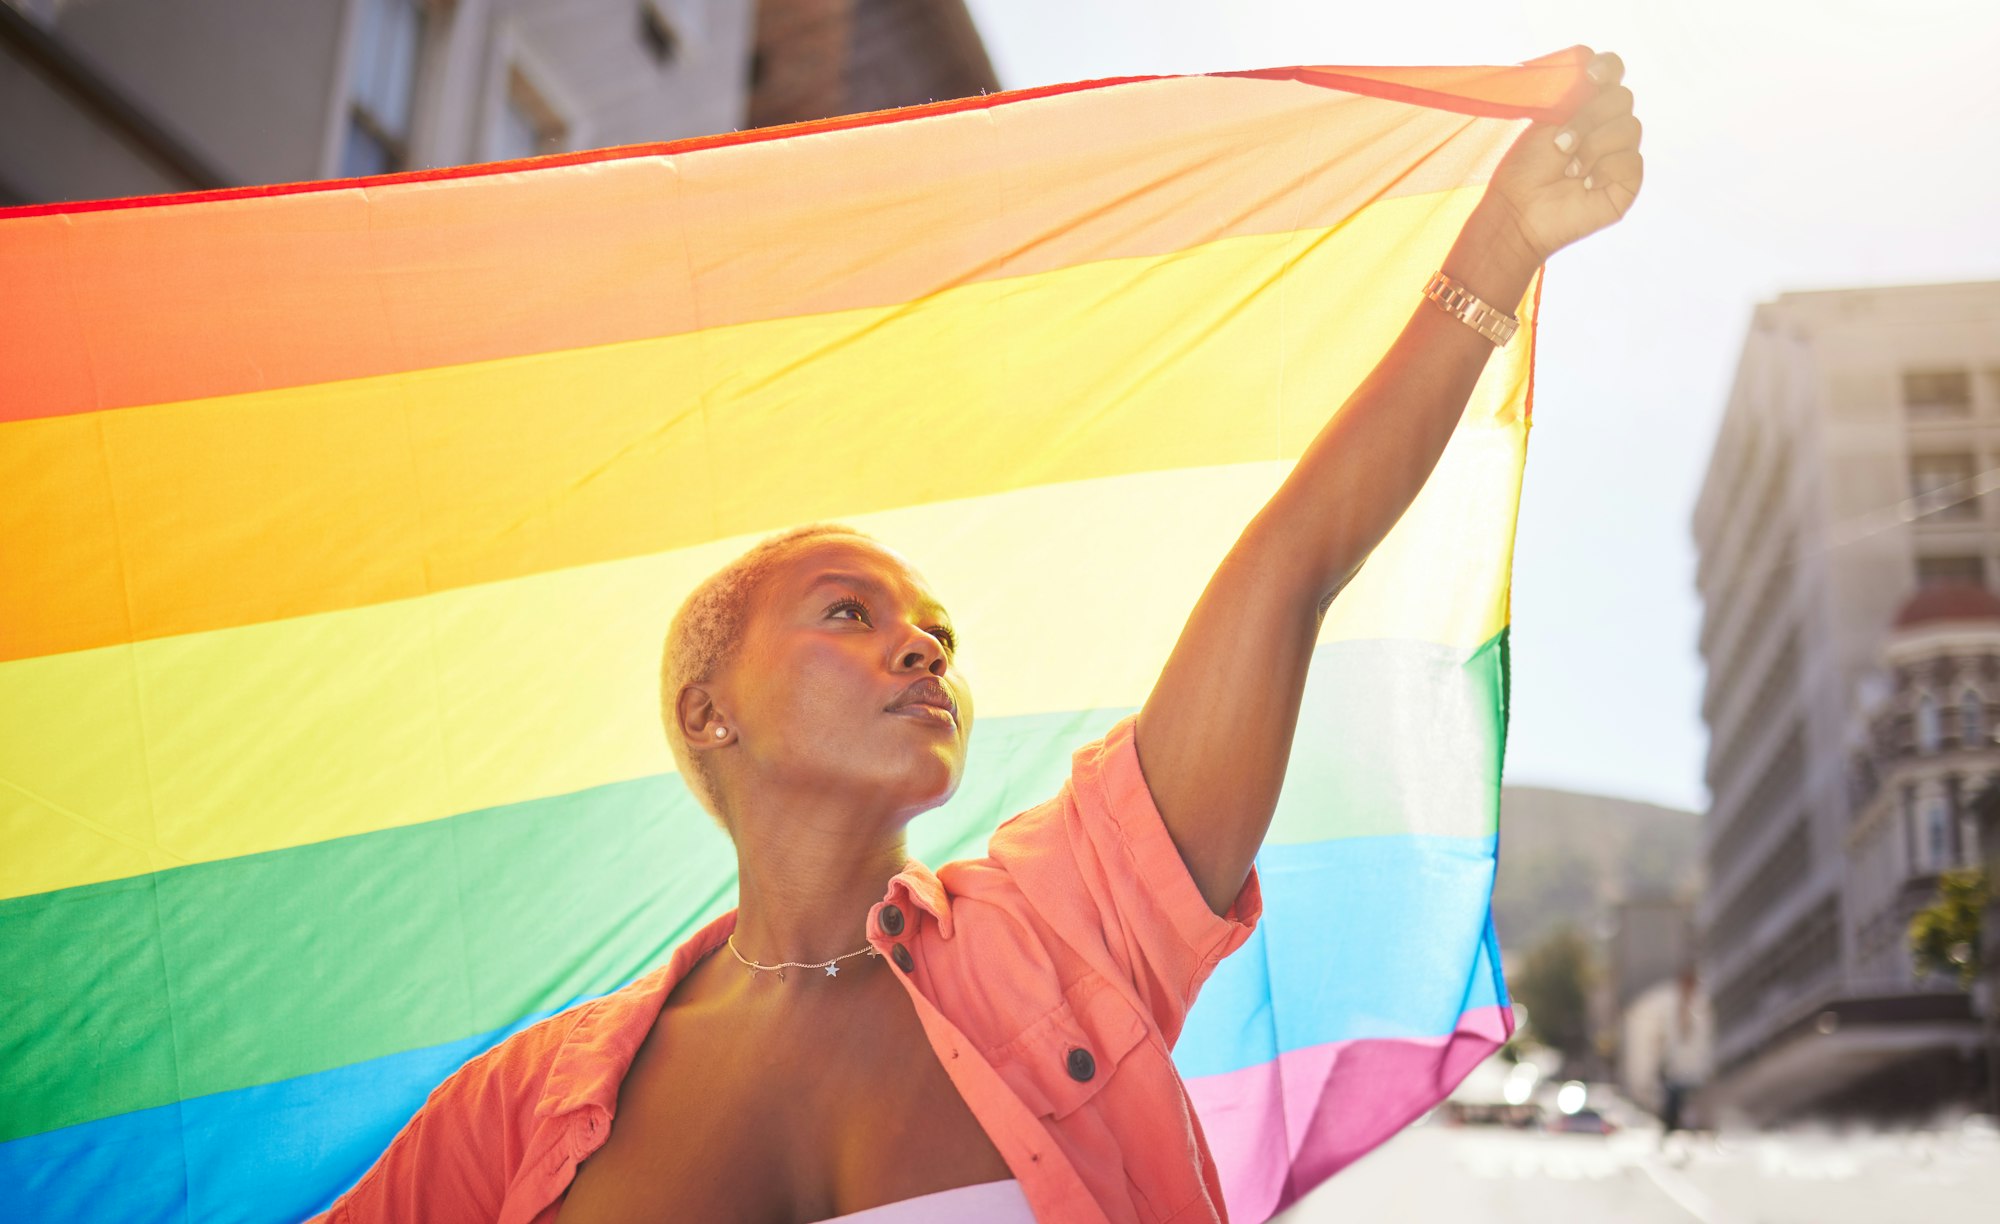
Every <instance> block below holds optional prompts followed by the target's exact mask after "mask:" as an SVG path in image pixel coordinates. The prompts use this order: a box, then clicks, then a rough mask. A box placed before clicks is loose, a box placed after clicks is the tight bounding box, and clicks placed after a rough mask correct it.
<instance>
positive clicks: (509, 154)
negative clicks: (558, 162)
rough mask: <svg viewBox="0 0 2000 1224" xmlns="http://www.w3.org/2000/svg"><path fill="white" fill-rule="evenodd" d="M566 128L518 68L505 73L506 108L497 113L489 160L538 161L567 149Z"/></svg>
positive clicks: (567, 125) (567, 128) (561, 118)
mask: <svg viewBox="0 0 2000 1224" xmlns="http://www.w3.org/2000/svg"><path fill="white" fill-rule="evenodd" d="M568 140H569V124H567V123H565V122H564V121H563V117H562V115H560V114H559V113H557V111H556V108H555V107H554V106H551V105H550V104H549V100H548V98H547V96H546V95H544V94H543V93H542V91H541V90H539V89H536V88H535V84H534V82H533V81H530V80H529V79H528V77H527V74H526V73H524V72H522V71H521V70H520V69H519V68H514V69H511V70H509V71H508V73H507V104H506V105H505V106H503V107H501V109H500V124H499V128H498V130H497V132H496V134H495V138H494V149H493V156H494V157H495V158H498V159H501V160H511V159H513V158H517V157H541V156H544V155H546V154H549V153H560V152H562V151H563V150H564V149H565V148H567V147H568Z"/></svg>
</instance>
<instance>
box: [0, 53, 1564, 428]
mask: <svg viewBox="0 0 2000 1224" xmlns="http://www.w3.org/2000/svg"><path fill="white" fill-rule="evenodd" d="M1555 58H1557V59H1560V57H1555ZM1298 71H1307V70H1298ZM1370 71H1379V72H1381V73H1384V74H1387V76H1385V78H1384V79H1383V80H1380V81H1375V80H1371V79H1370V78H1369V77H1368V76H1367V73H1368V72H1370ZM1310 72H1311V73H1319V74H1321V75H1322V76H1324V75H1325V74H1327V73H1335V74H1338V78H1337V79H1338V83H1339V86H1340V89H1341V90H1343V91H1352V90H1358V89H1361V88H1364V87H1373V88H1376V89H1379V90H1381V91H1383V92H1387V93H1394V94H1398V95H1407V94H1409V92H1410V91H1411V89H1413V88H1414V86H1413V85H1412V84H1411V82H1412V81H1429V82H1430V83H1431V84H1432V85H1433V86H1434V88H1433V89H1432V90H1431V91H1430V92H1429V93H1428V94H1426V95H1425V96H1426V100H1427V101H1429V102H1432V103H1435V102H1436V101H1437V100H1439V99H1444V100H1450V99H1451V98H1453V97H1456V96H1457V95H1453V94H1452V93H1451V89H1453V88H1457V89H1461V90H1466V91H1468V92H1467V93H1466V94H1465V96H1464V98H1462V99H1461V103H1462V104H1461V105H1460V106H1459V108H1458V110H1459V111H1465V110H1477V111H1486V112H1491V111H1494V110H1495V109H1496V108H1498V109H1499V110H1502V111H1504V110H1506V109H1507V108H1509V107H1512V108H1514V109H1515V110H1518V111H1521V112H1522V113H1529V112H1534V111H1536V110H1537V108H1543V109H1545V108H1546V107H1547V106H1548V105H1550V104H1552V103H1554V102H1557V101H1560V100H1562V99H1564V98H1566V97H1568V96H1569V94H1571V93H1573V92H1574V89H1573V86H1574V84H1575V82H1576V81H1577V80H1580V79H1581V77H1580V75H1579V72H1578V70H1577V68H1576V67H1575V65H1573V64H1569V63H1567V62H1561V63H1554V64H1548V65H1543V66H1540V67H1523V68H1513V69H1495V70H1488V71H1486V72H1485V73H1483V74H1480V73H1475V74H1472V75H1470V76H1468V75H1466V74H1464V72H1463V71H1462V70H1445V69H1405V70H1389V69H1384V70H1361V69H1354V70H1334V69H1327V70H1310ZM1304 79H1305V78H1303V77H1302V78H1301V79H1300V80H1267V79H1252V78H1248V77H1171V78H1160V79H1153V80H1138V81H1125V82H1120V83H1115V84H1114V85H1110V86H1105V87H1100V88H1095V89H1092V90H1089V91H1088V92H1087V93H1084V94H1069V95H1057V96H1043V95H1036V94H1032V93H1031V94H1028V95H1025V96H1017V97H1013V98H1011V99H1009V97H1008V95H996V96H995V98H993V99H987V100H985V101H986V102H988V103H993V104H997V103H998V102H999V101H1002V100H1010V101H1011V102H1012V103H1013V104H1012V105H1009V106H1007V107H1006V108H1005V109H1004V110H996V109H995V106H994V105H986V106H983V107H979V108H970V107H968V108H958V109H948V108H932V109H928V110H927V109H925V108H913V111H914V112H915V113H914V114H912V113H911V112H901V111H898V112H886V113H885V114H884V115H883V116H878V117H876V121H875V122H873V123H872V124H871V125H869V126H865V127H860V128H842V127H841V126H840V125H839V124H838V123H832V124H828V125H822V126H820V127H816V128H813V129H812V131H814V132H816V133H817V135H815V136H814V138H812V139H804V140H787V141H783V142H779V141H774V140H772V139H769V138H761V139H749V138H748V137H749V136H751V135H754V134H742V135H744V136H745V139H744V140H741V141H729V140H715V139H711V140H708V141H693V142H683V143H682V144H677V145H666V146H650V147H643V148H642V149H640V150H638V151H636V152H635V151H629V150H628V151H618V152H617V154H616V155H614V156H610V157H608V158H607V159H604V160H595V161H581V162H577V163H575V164H567V165H564V164H555V165H551V166H541V167H533V168H531V169H530V170H529V172H527V173H506V174H496V173H490V172H489V173H482V174H479V175H474V176H470V177H450V178H442V179H420V180H418V181H410V180H407V179H403V180H393V179H392V180H385V181H367V180H363V181H357V182H349V183H345V184H321V185H318V186H317V187H316V188H315V189H313V190H303V191H298V192H294V193H290V194H276V195H267V196H263V197H259V198H226V199H212V198H209V199H199V200H197V202H195V203H194V204H191V205H186V204H183V205H177V206H171V207H132V208H121V209H111V210H105V211H97V212H81V213H79V212H74V211H71V212H67V213H63V214H60V215H39V216H38V215H16V216H14V217H12V218H9V219H7V220H6V221H5V223H4V224H0V283H5V284H14V285H32V286H44V287H46V288H45V289H44V291H43V292H40V293H33V294H10V295H5V296H4V297H0V334H4V335H7V336H8V337H9V339H10V343H9V344H8V345H6V346H4V347H0V388H5V389H6V390H5V393H4V395H0V420H19V419H28V418H33V417H45V416H58V415H65V414H71V413H79V412H89V411H94V410H98V409H106V408H116V407H127V406H133V405H141V404H156V403H167V402H174V401H180V400H193V399H205V398H210V397H214V396H220V395H230V394H237V393H241V392H246V391H257V390H267V389H271V388H275V387H286V386H300V385H306V384H312V383H320V382H330V381H337V380H342V379H351V378H360V377H367V376H370V375H376V374H387V373H396V372H401V371H406V370H413V369H423V368H429V367H434V366H445V365H458V364H464V363H468V362H476V361H486V360H492V359H495V358H501V357H509V356H518V355H522V354H528V353H537V352H551V351H557V350H562V349H571V348H583V347H589V346H594V345H601V344H612V343H618V342H621V341H627V340H635V339H645V338H650V337H656V336H662V335H672V334H676V333H680V332H687V331H693V330H698V329H700V328H704V327H714V326H721V325H727V324H733V323H742V322H750V321H756V320H762V319H771V318H779V317H784V316H788V315H798V314H813V313H823V312H830V311H838V310H848V309H854V308H857V307H866V306H883V305H890V304H894V303H898V302H905V301H912V300H915V299H917V298H920V297H923V296H925V295H928V294H931V293H936V292H939V291H941V290H943V289H947V288H951V287H954V286H958V285H965V284H970V283H976V282H979V281H985V280H994V279H1000V278H1006V277H1017V276H1026V275H1032V274H1034V273H1037V272H1043V271H1048V270H1051V269H1054V268H1060V267H1066V266H1071V265H1074V264H1078V263H1084V262H1091V261H1097V260H1105V259H1117V258H1124V257H1129V256H1135V255H1151V254H1164V253H1168V252H1172V251H1178V250H1182V249H1185V248H1188V247H1191V246H1197V245H1200V244H1203V243H1208V242H1213V241H1215V240H1217V239H1221V238H1227V237H1232V236H1238V235H1245V234H1259V233H1279V232H1286V231H1290V230H1294V229H1311V228H1318V227H1321V226H1325V225H1330V224H1333V223H1335V222H1337V221H1339V220H1340V219H1342V218H1344V217H1346V216H1348V215H1350V214H1351V213H1353V212H1354V211H1356V209H1358V208H1359V207H1360V206H1361V205H1363V204H1364V203H1366V202H1367V201H1368V200H1370V199H1375V198H1382V197H1386V196H1395V195H1407V194H1413V193H1424V192H1429V191H1436V190H1443V189H1448V188H1452V187H1458V186H1462V185H1464V184H1466V183H1477V182H1480V181H1483V180H1484V178H1485V176H1486V173H1487V172H1488V171H1489V169H1490V165H1491V159H1492V156H1493V149H1494V143H1495V142H1494V138H1493V135H1492V133H1491V131H1490V130H1489V125H1491V124H1495V123H1503V124H1504V123H1507V122H1510V121H1509V120H1506V119H1494V118H1488V119H1467V118H1466V117H1465V115H1464V114H1462V113H1455V112H1454V111H1451V110H1444V109H1422V108H1419V109H1416V110H1414V111H1413V110H1412V108H1411V106H1410V105H1409V104H1408V103H1407V102H1405V101H1385V100H1382V99H1380V98H1372V97H1366V96H1361V95H1359V94H1357V93H1353V92H1335V91H1332V90H1329V89H1326V88H1320V87H1318V86H1316V85H1308V84H1302V83H1301V81H1302V80H1304ZM1314 79H1318V78H1314ZM1332 79H1333V78H1331V77H1329V78H1327V80H1329V81H1331V80H1332ZM892 117H893V118H901V117H913V118H919V119H923V120H925V122H920V123H913V122H900V121H899V122H889V121H888V120H889V119H890V118H892ZM1384 142H1394V145H1393V147H1394V148H1395V149H1397V150H1409V151H1413V152H1415V153H1417V154H1418V157H1415V158H1409V157H1402V156H1396V157H1385V158H1383V159H1381V160H1382V162H1383V164H1385V165H1386V164H1406V163H1407V162H1408V161H1410V160H1416V161H1418V164H1417V166H1416V167H1415V169H1414V170H1413V171H1411V173H1410V174H1409V175H1408V176H1406V177H1404V178H1401V179H1395V180H1392V181H1374V180H1370V179H1366V178H1361V177H1358V176H1354V175H1350V174H1346V173H1343V172H1342V171H1343V164H1342V163H1338V162H1336V163H1333V164H1328V163H1327V162H1326V161H1325V158H1326V157H1327V155H1328V153H1329V151H1330V150H1333V149H1338V148H1345V149H1367V148H1380V147H1382V146H1383V144H1384ZM1109 149H1115V150H1117V151H1118V156H1117V157H1115V158H1113V157H1107V156H1105V155H1104V151H1105V150H1109ZM486 169H487V170H489V171H490V170H491V168H486ZM515 169H516V170H518V169H519V167H516V168H515ZM1107 199H1108V200H1112V201H1114V202H1113V203H1112V204H1111V205H1110V206H1108V207H1107V206H1105V205H1104V203H1103V201H1105V200H1107Z"/></svg>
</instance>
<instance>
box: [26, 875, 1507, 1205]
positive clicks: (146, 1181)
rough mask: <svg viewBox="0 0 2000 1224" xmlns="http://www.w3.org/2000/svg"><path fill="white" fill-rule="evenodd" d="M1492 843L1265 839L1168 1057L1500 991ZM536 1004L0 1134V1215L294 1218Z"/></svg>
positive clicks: (1190, 1063)
mask: <svg viewBox="0 0 2000 1224" xmlns="http://www.w3.org/2000/svg"><path fill="white" fill-rule="evenodd" d="M1493 853H1494V842H1493V839H1491V838H1487V839H1476V838H1453V837H1419V836H1408V835H1406V836H1396V837H1365V838H1346V839H1341V840H1337V841H1332V842H1326V843H1322V844H1318V845H1303V846H1267V847H1266V848H1265V850H1264V853H1263V854H1262V855H1261V856H1259V860H1258V862H1259V865H1258V871H1259V874H1260V875H1261V877H1262V881H1263V889H1264V904H1265V912H1264V919H1263V921H1262V922H1261V923H1260V924H1259V925H1258V928H1257V930H1256V932H1255V933H1253V934H1252V936H1251V938H1250V940H1249V941H1248V942H1247V943H1246V944H1245V945H1244V946H1243V947H1242V948H1241V949H1239V950H1238V951H1237V952H1236V954H1235V955H1233V956H1231V957H1230V958H1229V959H1228V960H1226V961H1224V962H1223V963H1222V964H1221V965H1220V966H1219V967H1218V968H1217V969H1216V972H1215V974H1214V976H1213V977H1211V978H1210V979H1209V981H1208V983H1207V985H1205V986H1204V987H1203V989H1202V994H1201V997H1200V999H1199V1000H1198V1001H1197V1003H1196V1005H1195V1008H1194V1011H1193V1013H1192V1014H1191V1015H1190V1016H1189V1019H1188V1025H1187V1028H1186V1030H1185V1031H1184V1032H1183V1034H1182V1037H1181V1041H1180V1045H1179V1047H1178V1048H1177V1050H1176V1051H1175V1061H1176V1062H1177V1063H1178V1065H1179V1066H1180V1069H1181V1073H1182V1074H1183V1075H1184V1076H1187V1077H1190V1078H1192V1077H1195V1076H1202V1075H1213V1074H1218V1073H1222V1072H1227V1071H1234V1070H1237V1069H1239V1068H1241V1067H1246V1066H1254V1065H1256V1064H1258V1063H1263V1062H1269V1061H1270V1060H1271V1059H1273V1058H1275V1057H1276V1056H1277V1054H1278V1052H1279V1051H1281V1050H1283V1051H1290V1050H1295V1049H1301V1048H1305V1047H1308V1046H1314V1045H1321V1044H1324V1043H1326V1042H1330V1041H1340V1040H1347V1039H1352V1038H1357V1037H1413V1036H1417V1037H1422V1036H1438V1035H1442V1034H1444V1033H1448V1032H1450V1031H1451V1029H1452V1027H1453V1025H1454V1024H1455V1022H1456V1021H1457V1019H1458V1016H1459V1015H1460V1013H1462V1012H1464V1011H1466V1010H1468V1009H1471V1008H1475V1007H1482V1006H1488V1005H1491V1004H1494V1003H1496V1002H1501V1001H1503V1000H1504V994H1503V993H1502V990H1501V987H1500V982H1499V974H1498V973H1497V972H1495V971H1494V969H1493V964H1494V957H1495V955H1496V952H1497V949H1496V948H1495V947H1494V944H1493V939H1492V929H1491V924H1490V922H1489V921H1488V905H1489V902H1490V891H1491V882H1492V878H1493ZM1274 961H1275V962H1276V963H1278V964H1280V965H1281V966H1283V970H1282V972H1279V973H1276V974H1273V973H1271V972H1270V966H1271V965H1272V963H1273V962H1274ZM1308 967H1312V971H1311V972H1307V971H1306V970H1307V968H1308ZM1468 983H1470V986H1468ZM1274 990H1275V994H1273V993H1272V992H1273V991H1274ZM548 1014H553V1013H542V1014H541V1015H537V1016H532V1017H528V1018H526V1019H523V1020H521V1021H519V1022H517V1023H515V1024H512V1025H509V1026H507V1027H506V1028H504V1029H499V1030H495V1031H493V1032H489V1033H482V1034H480V1035H478V1036H475V1037H469V1038H466V1039H464V1040H461V1041H454V1042H450V1043H447V1044H444V1045H437V1046H431V1047H428V1048H426V1049H421V1050H412V1051H407V1052H404V1053H401V1054H394V1055H390V1056H388V1057H385V1058H377V1059H371V1060H369V1061H367V1062H362V1063H356V1064H354V1065H352V1066H347V1067H341V1068H338V1069H335V1070H332V1071H325V1072H320V1073H318V1074H315V1075H305V1076H300V1077H298V1078H296V1079H290V1080H283V1081H280V1082H278V1083H273V1084H265V1085H261V1086H259V1087H255V1088H245V1089H239V1090H236V1091H232V1092H220V1093H215V1094H213V1095H210V1096H204V1097H197V1098H194V1099H192V1100H188V1101H183V1102H181V1103H179V1104H177V1105H163V1106H160V1107H158V1108H154V1109H146V1110H140V1111H137V1112H134V1113H128V1114H121V1115H118V1116H116V1117H110V1118H103V1119H100V1120H97V1121H94V1122H87V1123H83V1124H81V1125H78V1126H71V1127H66V1128H64V1129H62V1130H56V1131H50V1132H47V1133H45V1134H41V1135H33V1136H30V1137H27V1138H24V1139H17V1140H15V1141H13V1142H11V1143H7V1144H0V1218H6V1219H10V1220H12V1219H28V1220H39V1219H48V1220H86V1219H103V1220H120V1221H125V1220H152V1219H181V1218H194V1219H200V1220H235V1219H242V1220H273V1219H299V1218H302V1217H304V1216H306V1215H309V1214H311V1213H312V1212H314V1211H317V1210H320V1209H321V1208H323V1207H325V1206H326V1205H327V1204H328V1203H330V1202H332V1201H333V1199H334V1198H335V1197H336V1196H337V1195H339V1194H340V1193H341V1192H342V1191H343V1190H345V1189H346V1188H347V1187H348V1186H350V1185H352V1184H353V1183H354V1182H355V1180H357V1179H358V1178H359V1177H360V1176H361V1174H362V1173H363V1172H364V1171H365V1170H366V1169H367V1168H368V1166H369V1165H370V1164H372V1163H373V1162H374V1160H375V1157H376V1156H377V1155H378V1154H380V1152H381V1151H382V1149H383V1148H384V1147H386V1146H387V1145H388V1142H389V1140H390V1139H392V1138H393V1137H394V1136H395V1133H396V1131H397V1130H398V1129H399V1128H400V1127H401V1126H402V1124H403V1122H404V1121H405V1120H407V1119H408V1118H409V1116H410V1115H411V1114H412V1113H414V1112H416V1109H417V1107H418V1106H419V1105H421V1104H422V1103H423V1100H424V1097H425V1096H426V1094H428V1093H429V1092H430V1090H431V1089H432V1088H433V1087H435V1086H436V1085H437V1084H438V1083H439V1082H440V1081H441V1080H443V1079H444V1077H445V1076H447V1075H449V1074H450V1073H451V1072H452V1071H453V1070H454V1069H456V1068H457V1067H458V1066H459V1065H460V1064H461V1063H463V1062H464V1061H465V1060H466V1059H468V1058H471V1057H473V1056H474V1055H476V1054H478V1053H479V1052H480V1051H482V1050H484V1049H486V1048H488V1047H489V1046H491V1045H493V1044H494V1043H495V1042H498V1041H499V1040H501V1039H502V1038H504V1037H506V1036H507V1035H509V1034H510V1033H512V1032H514V1031H516V1030H518V1029H520V1028H523V1027H525V1026H526V1025H528V1024H530V1023H532V1022H533V1021H535V1020H538V1019H541V1018H542V1015H548ZM183 1196H185V1197H183ZM183 1203H185V1215H183Z"/></svg>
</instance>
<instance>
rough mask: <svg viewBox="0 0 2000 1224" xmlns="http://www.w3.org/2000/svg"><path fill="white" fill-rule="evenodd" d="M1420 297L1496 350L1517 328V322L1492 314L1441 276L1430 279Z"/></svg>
mask: <svg viewBox="0 0 2000 1224" xmlns="http://www.w3.org/2000/svg"><path fill="white" fill-rule="evenodd" d="M1424 296H1425V297H1427V298H1429V299H1430V300H1431V301H1433V302H1436V303H1437V304H1438V306H1439V307H1440V308H1441V309H1443V311H1444V312H1445V313H1446V314H1448V315H1450V316H1451V317H1452V318H1454V319H1457V320H1458V321H1459V322H1461V323H1464V324H1465V325H1466V326H1467V327H1470V328H1471V329H1472V330H1473V331H1476V332H1478V333H1479V334H1480V335H1482V336H1484V337H1486V338H1487V339H1488V340H1491V341H1492V342H1493V344H1494V347H1496V348H1497V347H1499V346H1501V345H1503V344H1505V343H1507V342H1508V341H1509V340H1512V339H1513V338H1514V329H1515V328H1517V327H1519V326H1521V321H1520V320H1519V319H1516V318H1515V317H1514V316H1512V315H1510V314H1506V313H1504V312H1502V311H1499V310H1495V309H1494V308H1493V305H1492V304H1491V303H1489V302H1487V301H1486V300H1485V299H1483V298H1481V297H1480V296H1479V295H1478V294H1476V293H1474V292H1473V291H1472V290H1470V289H1467V288H1466V287H1465V286H1464V285H1461V284H1459V283H1458V282H1457V281H1455V280H1453V279H1451V278H1450V277H1449V276H1446V275H1445V274H1444V273H1443V272H1436V273H1433V274H1432V275H1431V283H1430V284H1428V285H1425V286H1424Z"/></svg>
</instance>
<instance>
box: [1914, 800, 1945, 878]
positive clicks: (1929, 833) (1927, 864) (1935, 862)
mask: <svg viewBox="0 0 2000 1224" xmlns="http://www.w3.org/2000/svg"><path fill="white" fill-rule="evenodd" d="M1917 822H1918V823H1917V845H1918V846H1919V847H1921V849H1922V864H1921V866H1922V869H1923V870H1924V871H1943V870H1944V869H1945V868H1947V867H1950V866H1951V809H1950V807H1949V806H1948V805H1947V804H1946V803H1945V801H1944V796H1943V795H1926V796H1925V797H1924V799H1923V801H1922V802H1920V803H1919V804H1918V805H1917Z"/></svg>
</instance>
